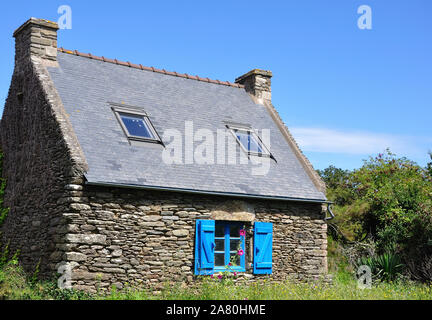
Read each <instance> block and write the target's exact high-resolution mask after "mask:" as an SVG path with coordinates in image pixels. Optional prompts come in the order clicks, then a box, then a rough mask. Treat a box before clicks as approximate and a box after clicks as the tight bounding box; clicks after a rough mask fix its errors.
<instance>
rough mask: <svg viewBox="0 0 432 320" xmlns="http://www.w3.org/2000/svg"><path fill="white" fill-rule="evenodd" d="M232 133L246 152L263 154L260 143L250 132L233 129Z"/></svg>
mask: <svg viewBox="0 0 432 320" xmlns="http://www.w3.org/2000/svg"><path fill="white" fill-rule="evenodd" d="M234 132H235V135H236V137H237V139H238V140H239V141H240V143H241V144H242V146H243V147H244V148H245V149H246V150H248V151H250V152H254V153H263V148H262V146H261V143H259V142H258V141H257V139H255V137H254V135H253V134H252V133H251V132H250V131H243V130H237V129H235V130H234Z"/></svg>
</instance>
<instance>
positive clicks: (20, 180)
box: [0, 56, 86, 277]
mask: <svg viewBox="0 0 432 320" xmlns="http://www.w3.org/2000/svg"><path fill="white" fill-rule="evenodd" d="M44 63H45V60H43V59H40V58H38V57H35V56H31V57H30V56H29V57H27V58H25V59H20V61H19V62H17V65H16V66H15V70H14V73H13V76H12V81H11V86H10V89H9V94H8V98H7V100H6V104H5V108H4V113H3V117H2V121H1V126H0V136H1V149H2V152H3V154H4V158H3V177H4V178H6V180H7V186H6V190H5V206H7V207H10V212H9V214H8V216H7V218H6V220H5V222H4V224H3V226H2V230H1V231H2V234H1V237H2V239H1V240H2V241H1V242H2V244H3V245H6V244H8V243H9V247H10V250H11V253H14V252H15V251H16V250H20V254H19V259H20V262H21V263H22V265H23V267H24V268H25V269H26V270H27V271H29V272H33V271H34V269H35V267H36V265H37V264H38V263H39V264H40V274H41V276H43V277H51V276H52V275H53V274H55V270H57V263H58V262H60V261H61V260H62V257H63V255H64V247H63V246H62V245H63V241H64V235H65V233H66V231H67V230H66V224H65V219H64V218H63V215H65V214H66V215H67V212H68V211H69V202H71V201H73V200H74V199H76V197H77V191H76V188H79V187H76V186H74V184H79V183H81V182H82V178H81V177H82V176H83V172H84V171H85V169H86V164H85V159H84V156H83V155H82V152H81V151H80V147H79V144H78V142H77V139H76V137H75V135H74V133H73V130H72V127H71V125H70V123H69V121H68V119H67V115H66V113H65V111H64V109H63V106H62V103H61V100H60V98H59V97H58V94H57V92H56V89H55V88H54V85H53V84H52V82H51V79H50V77H49V74H48V72H47V70H46V68H45V66H44Z"/></svg>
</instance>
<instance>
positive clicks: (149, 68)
mask: <svg viewBox="0 0 432 320" xmlns="http://www.w3.org/2000/svg"><path fill="white" fill-rule="evenodd" d="M57 50H58V51H60V52H62V53H67V54H71V55H76V56H79V57H84V58H88V59H94V60H98V61H103V62H108V63H113V64H117V65H120V66H125V67H130V68H134V69H140V70H146V71H152V72H157V73H162V74H166V75H170V76H174V77H180V78H185V79H191V80H197V81H202V82H209V83H214V84H220V85H224V86H229V87H235V88H244V85H242V84H238V83H232V82H229V81H220V80H212V79H209V78H201V77H199V76H191V75H189V74H187V73H177V72H175V71H173V72H171V71H166V70H165V69H162V70H160V69H156V68H154V67H146V66H143V65H142V64H135V63H131V62H129V61H126V62H125V61H119V60H117V59H108V58H105V57H104V56H101V57H99V56H94V55H92V54H91V53H82V52H79V51H77V50H73V51H72V50H66V49H64V48H63V47H61V48H57Z"/></svg>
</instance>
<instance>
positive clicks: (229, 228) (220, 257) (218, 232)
mask: <svg viewBox="0 0 432 320" xmlns="http://www.w3.org/2000/svg"><path fill="white" fill-rule="evenodd" d="M245 238H246V236H245V234H244V226H243V224H241V223H238V222H227V221H216V223H215V249H214V270H215V271H216V272H217V271H238V272H244V271H246V267H245V265H246V263H245V260H246V259H245V252H246V250H245ZM230 263H231V265H230Z"/></svg>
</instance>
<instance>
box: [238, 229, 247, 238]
mask: <svg viewBox="0 0 432 320" xmlns="http://www.w3.org/2000/svg"><path fill="white" fill-rule="evenodd" d="M239 233H240V236H241V237H244V236H245V235H246V230H245V229H241V230H240V232H239Z"/></svg>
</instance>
